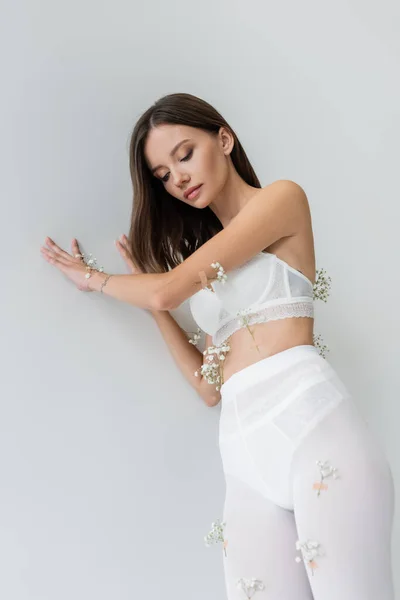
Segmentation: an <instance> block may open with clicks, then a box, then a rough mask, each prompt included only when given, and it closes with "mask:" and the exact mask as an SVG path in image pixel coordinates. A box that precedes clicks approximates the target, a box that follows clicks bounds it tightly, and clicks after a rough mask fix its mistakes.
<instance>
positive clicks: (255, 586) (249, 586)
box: [236, 577, 265, 598]
mask: <svg viewBox="0 0 400 600" xmlns="http://www.w3.org/2000/svg"><path fill="white" fill-rule="evenodd" d="M236 587H238V588H239V589H241V590H243V591H244V593H245V594H246V598H252V597H253V596H254V594H255V593H256V592H258V591H261V590H263V589H265V585H264V584H263V582H262V581H261V579H255V577H252V578H251V579H246V578H245V577H241V578H240V579H238V581H237V583H236Z"/></svg>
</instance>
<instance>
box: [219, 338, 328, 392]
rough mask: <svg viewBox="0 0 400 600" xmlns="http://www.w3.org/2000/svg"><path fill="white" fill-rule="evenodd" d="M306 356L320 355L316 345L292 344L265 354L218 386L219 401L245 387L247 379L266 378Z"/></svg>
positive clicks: (247, 383)
mask: <svg viewBox="0 0 400 600" xmlns="http://www.w3.org/2000/svg"><path fill="white" fill-rule="evenodd" d="M307 356H319V357H320V354H319V351H318V349H317V348H316V346H313V345H311V344H302V345H300V346H293V347H292V348H287V350H282V351H281V352H277V353H276V354H273V355H272V356H267V357H266V358H263V359H261V360H259V361H257V362H255V363H252V364H251V365H248V366H247V367H244V368H243V369H241V370H240V371H236V373H234V374H233V375H231V376H230V377H229V379H228V380H227V381H226V382H225V383H223V384H222V385H221V387H220V393H221V402H224V397H225V401H226V400H227V399H228V397H230V396H231V395H232V394H236V393H238V392H241V391H242V390H243V389H245V388H247V387H248V385H249V380H250V381H251V380H252V379H253V378H254V381H257V380H258V379H260V378H264V377H265V378H268V377H270V376H272V375H276V374H277V373H280V372H281V371H283V370H284V369H287V367H288V366H290V365H295V364H296V363H298V362H299V361H301V360H304V358H305V357H307ZM320 358H321V357H320ZM322 360H324V359H322Z"/></svg>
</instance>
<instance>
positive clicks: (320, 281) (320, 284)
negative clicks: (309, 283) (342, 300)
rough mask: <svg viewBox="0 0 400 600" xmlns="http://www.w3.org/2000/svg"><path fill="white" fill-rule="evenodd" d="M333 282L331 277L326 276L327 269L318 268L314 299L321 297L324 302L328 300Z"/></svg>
mask: <svg viewBox="0 0 400 600" xmlns="http://www.w3.org/2000/svg"><path fill="white" fill-rule="evenodd" d="M331 282H332V279H331V277H326V271H325V269H317V270H316V279H315V283H314V285H313V295H314V300H316V299H319V300H322V301H323V302H327V300H328V296H329V295H330V294H329V292H330V289H331Z"/></svg>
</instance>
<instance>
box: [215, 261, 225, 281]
mask: <svg viewBox="0 0 400 600" xmlns="http://www.w3.org/2000/svg"><path fill="white" fill-rule="evenodd" d="M211 266H212V268H213V269H217V279H218V281H220V282H221V283H225V282H226V280H227V275H226V273H225V269H224V267H222V266H221V264H220V263H219V262H214V263H211Z"/></svg>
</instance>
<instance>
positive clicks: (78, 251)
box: [71, 238, 83, 260]
mask: <svg viewBox="0 0 400 600" xmlns="http://www.w3.org/2000/svg"><path fill="white" fill-rule="evenodd" d="M71 248H72V256H73V257H74V258H79V260H83V253H82V252H81V249H80V248H79V244H78V240H77V239H76V238H74V239H73V240H72V244H71ZM77 254H79V255H80V256H77Z"/></svg>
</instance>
